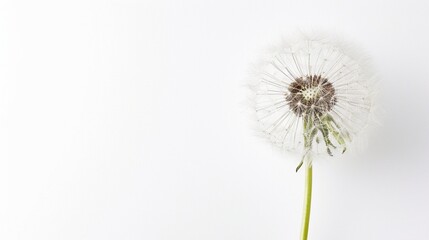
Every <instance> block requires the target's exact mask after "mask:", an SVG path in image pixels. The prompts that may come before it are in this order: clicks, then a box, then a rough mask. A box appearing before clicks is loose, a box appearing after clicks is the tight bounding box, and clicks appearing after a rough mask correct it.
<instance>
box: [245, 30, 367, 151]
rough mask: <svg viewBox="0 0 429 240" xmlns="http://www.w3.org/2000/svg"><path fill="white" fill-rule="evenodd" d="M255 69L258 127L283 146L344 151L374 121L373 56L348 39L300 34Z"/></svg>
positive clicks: (279, 46) (278, 144)
mask: <svg viewBox="0 0 429 240" xmlns="http://www.w3.org/2000/svg"><path fill="white" fill-rule="evenodd" d="M255 73H256V74H255V76H254V78H253V80H252V83H251V91H252V109H253V112H254V115H255V118H256V120H257V123H258V128H259V129H260V131H261V132H262V133H263V135H264V136H265V137H266V138H267V139H269V140H270V141H271V142H272V143H273V144H274V145H276V146H278V147H281V148H282V149H285V150H298V151H304V150H308V149H309V148H310V149H311V151H312V152H316V153H328V154H329V155H331V154H332V152H333V151H334V150H335V149H337V150H339V151H340V152H344V151H345V149H346V146H347V145H348V143H350V142H351V141H352V140H353V139H354V138H355V137H356V136H357V135H358V133H359V132H360V131H361V130H362V129H363V128H365V126H366V125H367V124H368V121H369V119H370V114H371V112H372V106H373V100H372V92H373V89H372V88H371V86H372V84H371V82H372V81H373V78H374V73H373V71H372V68H371V66H370V65H369V63H368V58H367V57H364V56H363V54H362V53H361V51H360V50H358V49H356V47H351V46H350V44H347V43H345V42H344V41H339V40H336V39H334V38H332V37H326V36H317V37H315V36H312V37H309V36H304V35H300V36H299V37H298V38H296V39H294V40H290V41H285V42H283V43H281V44H279V45H278V46H277V47H275V48H274V50H273V51H272V52H270V53H269V54H267V56H265V57H264V59H263V60H262V62H261V64H259V65H258V68H257V69H256V71H255ZM304 122H307V123H308V122H310V125H308V124H305V123H304ZM306 134H307V135H306ZM306 136H307V137H306Z"/></svg>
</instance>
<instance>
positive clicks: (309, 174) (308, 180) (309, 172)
mask: <svg viewBox="0 0 429 240" xmlns="http://www.w3.org/2000/svg"><path fill="white" fill-rule="evenodd" d="M312 182H313V167H312V164H311V163H310V164H308V165H307V166H306V167H305V193H304V212H303V218H302V228H301V238H300V239H301V240H307V237H308V228H309V225H310V210H311V189H312Z"/></svg>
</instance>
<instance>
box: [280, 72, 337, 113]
mask: <svg viewBox="0 0 429 240" xmlns="http://www.w3.org/2000/svg"><path fill="white" fill-rule="evenodd" d="M288 90H289V93H288V94H287V95H286V101H287V102H288V104H289V107H290V109H291V110H292V111H293V112H294V113H295V114H296V115H298V116H302V115H307V114H315V115H318V116H321V115H323V114H325V113H326V112H328V111H330V110H331V109H332V107H333V106H334V105H335V103H336V101H337V98H336V97H335V89H334V86H333V85H332V83H330V82H329V81H328V79H327V78H323V77H322V76H320V75H310V76H305V77H299V78H296V79H295V81H294V82H292V83H291V84H290V85H289V87H288Z"/></svg>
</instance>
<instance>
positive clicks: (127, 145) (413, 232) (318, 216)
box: [0, 0, 429, 240]
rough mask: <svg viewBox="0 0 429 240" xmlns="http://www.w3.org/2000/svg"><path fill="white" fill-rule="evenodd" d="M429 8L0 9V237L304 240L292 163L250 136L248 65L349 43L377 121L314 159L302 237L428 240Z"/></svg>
mask: <svg viewBox="0 0 429 240" xmlns="http://www.w3.org/2000/svg"><path fill="white" fill-rule="evenodd" d="M428 7H429V6H428V4H427V3H426V1H418V0H414V1H413V0H411V1H381V0H375V1H374V0H361V1H298V0H296V1H250V0H249V1H244V0H242V1H220V0H216V1H196V0H195V1H190V0H188V1H168V2H165V1H86V0H85V1H84V0H81V1H1V3H0V239H5V240H16V239H43V240H50V239H52V240H57V239H70V240H72V239H73V240H75V239H102V240H107V239H121V240H123V239H126V240H132V239H145V240H167V239H168V240H170V239H171V240H215V239H216V240H262V239H263V240H267V239H269V240H284V239H298V236H299V227H300V224H301V210H302V196H303V184H304V183H303V182H304V179H303V172H299V173H295V172H294V169H295V166H296V164H297V162H298V159H297V156H295V155H290V154H282V153H280V152H278V151H276V149H274V148H272V147H271V146H270V145H268V144H266V143H265V142H264V141H261V140H259V139H258V138H256V137H255V136H253V133H252V131H251V130H250V129H249V127H248V124H247V120H246V115H245V114H244V111H243V105H244V104H243V99H244V98H245V96H244V93H245V88H244V85H245V84H246V81H245V79H246V77H247V75H248V70H249V67H250V65H251V63H252V61H253V60H255V59H257V57H258V55H259V54H260V52H261V51H263V50H264V49H265V47H266V46H268V45H270V44H272V43H275V42H276V41H278V40H279V39H280V37H281V36H282V35H287V34H288V33H291V32H294V31H295V30H297V29H298V30H299V29H303V28H304V29H313V30H320V29H321V30H325V31H326V30H327V31H330V32H333V33H339V34H342V35H343V36H345V37H346V38H348V39H352V40H353V41H354V42H356V43H358V44H359V45H360V46H361V47H363V48H365V49H366V50H367V51H368V52H369V53H370V54H371V55H372V57H373V60H374V63H375V66H376V68H377V70H378V72H379V75H380V79H381V80H380V89H379V92H380V96H381V97H380V99H381V100H380V101H381V102H380V103H381V104H380V105H381V106H383V109H384V110H383V114H382V118H383V126H382V127H380V128H379V131H378V133H377V134H374V136H373V137H372V138H371V141H369V145H370V146H369V148H368V152H367V153H365V154H361V155H359V157H356V156H355V157H351V156H352V155H350V156H346V157H345V158H342V159H339V160H333V159H330V160H320V161H317V162H316V163H315V167H314V198H313V212H312V219H311V226H310V239H313V240H317V239H327V240H335V239H338V240H344V239H346V240H362V239H365V240H373V239H374V240H379V239H394V240H396V239H397V240H402V239H404V240H408V239H429V224H428V222H429V204H428V202H429V188H428V183H429V174H428V171H429V169H428V168H429V161H428V160H429V159H428V156H429V140H428V136H429V135H428V134H429V130H428V121H429V106H428V99H427V98H428V97H429V92H428V91H429V61H428V59H429V58H428V56H429V34H428V29H429V19H428V15H427V14H428V12H427V10H428V9H429V8H428Z"/></svg>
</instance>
